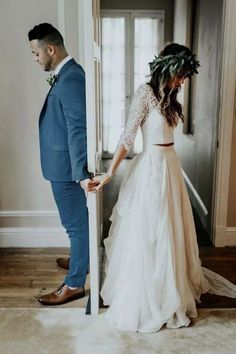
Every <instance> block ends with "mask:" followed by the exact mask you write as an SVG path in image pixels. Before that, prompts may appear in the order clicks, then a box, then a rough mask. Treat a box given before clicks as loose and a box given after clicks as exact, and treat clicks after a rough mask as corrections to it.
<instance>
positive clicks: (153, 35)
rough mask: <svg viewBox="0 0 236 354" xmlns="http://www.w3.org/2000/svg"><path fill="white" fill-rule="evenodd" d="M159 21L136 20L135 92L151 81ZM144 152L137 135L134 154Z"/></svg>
mask: <svg viewBox="0 0 236 354" xmlns="http://www.w3.org/2000/svg"><path fill="white" fill-rule="evenodd" d="M158 21H159V20H158V19H157V18H142V17H137V18H135V19H134V91H136V89H137V88H138V86H139V85H141V84H142V83H144V82H146V81H148V80H149V78H148V77H147V75H149V73H150V71H149V65H148V63H149V62H150V61H152V60H153V58H154V55H157V54H158V48H159V47H160V43H159V42H160V38H159V36H158V26H159V23H158ZM141 150H142V137H141V132H140V131H139V132H138V134H137V138H136V140H135V144H134V152H136V153H137V152H140V151H141Z"/></svg>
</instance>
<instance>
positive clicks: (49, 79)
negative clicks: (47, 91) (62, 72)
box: [47, 75, 59, 86]
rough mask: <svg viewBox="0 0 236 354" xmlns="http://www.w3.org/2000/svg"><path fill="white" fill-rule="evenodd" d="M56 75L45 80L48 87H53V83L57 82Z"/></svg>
mask: <svg viewBox="0 0 236 354" xmlns="http://www.w3.org/2000/svg"><path fill="white" fill-rule="evenodd" d="M58 77H59V76H58V75H50V76H49V77H48V78H47V82H48V83H49V85H50V86H54V85H55V83H56V82H57V80H58Z"/></svg>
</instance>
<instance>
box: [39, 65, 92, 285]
mask: <svg viewBox="0 0 236 354" xmlns="http://www.w3.org/2000/svg"><path fill="white" fill-rule="evenodd" d="M85 102H86V101H85V74H84V71H83V69H82V67H81V66H80V65H78V64H77V63H76V62H75V60H74V59H71V60H69V61H68V62H66V63H65V64H64V65H63V67H62V68H61V70H60V72H59V74H58V79H57V81H56V83H55V84H54V86H52V87H51V89H50V91H49V93H48V95H47V97H46V100H45V103H44V105H43V108H42V111H41V114H40V118H39V140H40V157H41V167H42V173H43V176H44V177H45V178H46V179H47V180H49V181H50V182H51V187H52V191H53V195H54V199H55V201H56V204H57V207H58V210H59V214H60V219H61V223H62V225H63V226H64V227H65V229H66V232H67V234H68V236H69V238H70V245H71V248H70V268H69V272H68V275H67V276H66V278H65V284H67V285H69V286H72V287H77V286H78V287H80V286H84V284H85V280H86V273H87V269H88V263H89V230H88V210H87V207H86V197H85V193H84V190H83V189H82V188H81V186H80V184H79V183H76V182H75V181H81V180H84V179H86V178H90V174H89V172H88V170H87V137H86V103H85Z"/></svg>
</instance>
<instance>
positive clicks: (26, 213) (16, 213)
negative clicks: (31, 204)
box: [0, 210, 59, 218]
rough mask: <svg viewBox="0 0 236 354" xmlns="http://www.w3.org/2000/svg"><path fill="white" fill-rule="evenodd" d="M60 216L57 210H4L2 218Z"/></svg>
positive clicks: (0, 214)
mask: <svg viewBox="0 0 236 354" xmlns="http://www.w3.org/2000/svg"><path fill="white" fill-rule="evenodd" d="M42 216H46V217H48V216H51V217H58V216H59V214H58V211H56V210H2V211H0V218H29V217H42Z"/></svg>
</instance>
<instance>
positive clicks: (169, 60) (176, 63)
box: [149, 51, 200, 77]
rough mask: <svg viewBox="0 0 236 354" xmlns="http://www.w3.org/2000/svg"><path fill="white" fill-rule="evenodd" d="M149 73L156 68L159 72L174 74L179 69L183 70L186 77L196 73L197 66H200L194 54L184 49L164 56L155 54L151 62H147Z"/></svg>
mask: <svg viewBox="0 0 236 354" xmlns="http://www.w3.org/2000/svg"><path fill="white" fill-rule="evenodd" d="M149 66H150V75H152V74H153V73H154V72H155V71H156V70H159V71H160V72H161V74H169V75H170V76H172V77H173V76H175V75H177V74H178V73H180V72H181V71H183V70H184V71H185V72H186V73H187V74H186V76H187V77H190V76H191V75H194V74H198V71H197V68H198V67H199V66H200V63H199V61H198V60H196V55H195V54H190V55H189V54H187V53H186V51H182V52H180V53H179V54H170V55H165V56H158V57H157V56H156V55H155V58H154V59H153V61H152V62H150V63H149Z"/></svg>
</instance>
